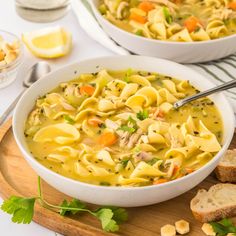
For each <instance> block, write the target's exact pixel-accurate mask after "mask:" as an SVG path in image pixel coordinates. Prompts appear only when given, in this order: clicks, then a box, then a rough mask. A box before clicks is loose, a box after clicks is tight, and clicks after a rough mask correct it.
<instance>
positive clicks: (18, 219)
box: [1, 196, 36, 224]
mask: <svg viewBox="0 0 236 236" xmlns="http://www.w3.org/2000/svg"><path fill="white" fill-rule="evenodd" d="M35 200H36V198H22V197H16V196H11V197H10V198H9V199H7V200H5V201H4V202H3V204H2V205H1V210H3V211H4V212H6V213H8V214H11V215H12V221H13V222H15V223H18V224H19V223H23V224H29V223H30V222H31V221H32V218H33V214H34V203H35Z"/></svg>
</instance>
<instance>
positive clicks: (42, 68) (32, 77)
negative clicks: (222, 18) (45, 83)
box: [0, 61, 51, 125]
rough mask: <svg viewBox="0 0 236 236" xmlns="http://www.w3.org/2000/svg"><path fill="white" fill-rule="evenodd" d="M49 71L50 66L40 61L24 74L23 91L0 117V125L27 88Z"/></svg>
mask: <svg viewBox="0 0 236 236" xmlns="http://www.w3.org/2000/svg"><path fill="white" fill-rule="evenodd" d="M50 71H51V67H50V65H49V64H48V63H47V62H45V61H40V62H37V63H36V64H34V65H33V66H32V67H31V68H30V69H29V70H28V71H27V73H26V76H25V79H24V81H23V86H24V89H23V91H22V92H21V93H20V94H19V95H18V96H17V97H16V98H15V100H14V101H13V102H12V103H11V105H10V106H9V107H8V108H7V110H6V111H5V112H4V113H3V115H2V116H1V117H0V125H2V124H3V123H4V121H5V120H6V118H7V117H8V116H9V114H10V113H11V112H12V110H13V109H14V107H15V106H16V104H17V102H18V100H19V99H20V98H21V96H22V95H23V93H24V92H25V90H26V89H27V88H29V87H30V86H31V85H32V84H33V83H34V82H36V81H37V80H38V79H40V78H42V77H43V76H44V75H45V74H47V73H49V72H50Z"/></svg>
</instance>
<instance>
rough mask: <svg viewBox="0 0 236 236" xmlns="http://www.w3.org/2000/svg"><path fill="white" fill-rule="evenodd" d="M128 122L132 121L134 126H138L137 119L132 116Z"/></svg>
mask: <svg viewBox="0 0 236 236" xmlns="http://www.w3.org/2000/svg"><path fill="white" fill-rule="evenodd" d="M128 122H130V123H131V124H132V125H133V126H137V123H136V120H134V119H133V118H132V117H131V116H129V118H128Z"/></svg>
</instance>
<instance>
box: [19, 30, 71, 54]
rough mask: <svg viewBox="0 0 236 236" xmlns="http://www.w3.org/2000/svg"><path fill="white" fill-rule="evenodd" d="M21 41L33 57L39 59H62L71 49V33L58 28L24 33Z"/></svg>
mask: <svg viewBox="0 0 236 236" xmlns="http://www.w3.org/2000/svg"><path fill="white" fill-rule="evenodd" d="M22 40H23V42H24V43H25V45H26V46H27V48H28V49H29V50H30V51H31V52H32V53H33V54H34V55H35V56H37V57H41V58H57V57H62V56H64V55H66V54H68V53H69V52H70V50H71V47H72V36H71V33H69V32H68V31H66V30H65V29H63V28H62V27H59V26H56V27H48V28H44V29H40V30H36V31H32V32H27V33H24V34H23V35H22Z"/></svg>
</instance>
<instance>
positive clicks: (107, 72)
mask: <svg viewBox="0 0 236 236" xmlns="http://www.w3.org/2000/svg"><path fill="white" fill-rule="evenodd" d="M213 86H214V85H213V84H212V83H211V82H210V81H208V80H207V79H206V78H204V77H202V76H201V75H199V74H198V73H196V72H194V71H192V70H191V69H188V68H186V67H184V66H182V65H178V64H176V63H173V62H169V61H166V60H161V59H154V58H149V57H139V56H125V57H106V58H98V59H92V60H87V61H84V62H80V63H75V64H72V65H69V66H66V67H64V68H61V69H59V70H57V71H54V72H52V73H50V74H49V75H47V76H45V78H43V79H42V80H40V81H38V82H36V83H35V84H34V85H33V86H32V87H31V88H30V89H29V90H28V91H27V92H26V93H25V94H24V95H23V97H22V98H21V100H20V101H19V103H18V105H17V107H16V110H15V113H14V118H13V130H14V135H15V138H16V141H17V144H18V145H19V147H20V149H21V151H22V153H23V155H24V157H25V158H26V160H27V161H28V162H29V164H30V165H31V166H32V167H33V169H34V170H35V171H36V172H37V173H38V174H39V175H40V176H41V177H42V178H43V179H44V180H45V181H47V182H48V183H49V184H50V185H52V186H53V187H55V188H56V189H58V190H59V191H61V192H63V193H65V194H67V195H69V196H72V197H75V198H78V199H80V200H83V201H87V202H90V203H95V204H103V205H104V204H105V205H116V206H126V207H132V206H143V205H149V204H154V203H158V202H161V201H165V200H168V199H170V198H173V197H176V196H178V195H180V194H182V193H184V192H186V191H188V190H189V189H191V188H193V187H194V186H195V185H197V184H198V183H200V182H201V181H202V180H203V179H204V178H206V177H207V176H208V175H209V174H210V173H211V171H212V170H213V169H214V168H215V166H216V165H217V163H218V161H219V159H220V157H221V156H222V155H223V154H224V152H225V151H226V149H227V148H228V146H229V144H230V141H231V139H232V136H233V132H234V115H233V112H232V109H231V107H230V105H229V103H228V101H227V100H226V98H225V97H224V95H222V94H217V95H214V96H211V97H210V98H204V99H201V100H198V101H195V102H193V103H191V104H189V105H186V106H184V107H183V108H180V109H179V110H174V109H173V108H172V106H173V103H174V102H175V101H177V100H178V99H181V98H183V97H186V96H188V95H190V94H194V93H197V92H199V90H205V89H207V88H209V87H213Z"/></svg>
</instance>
